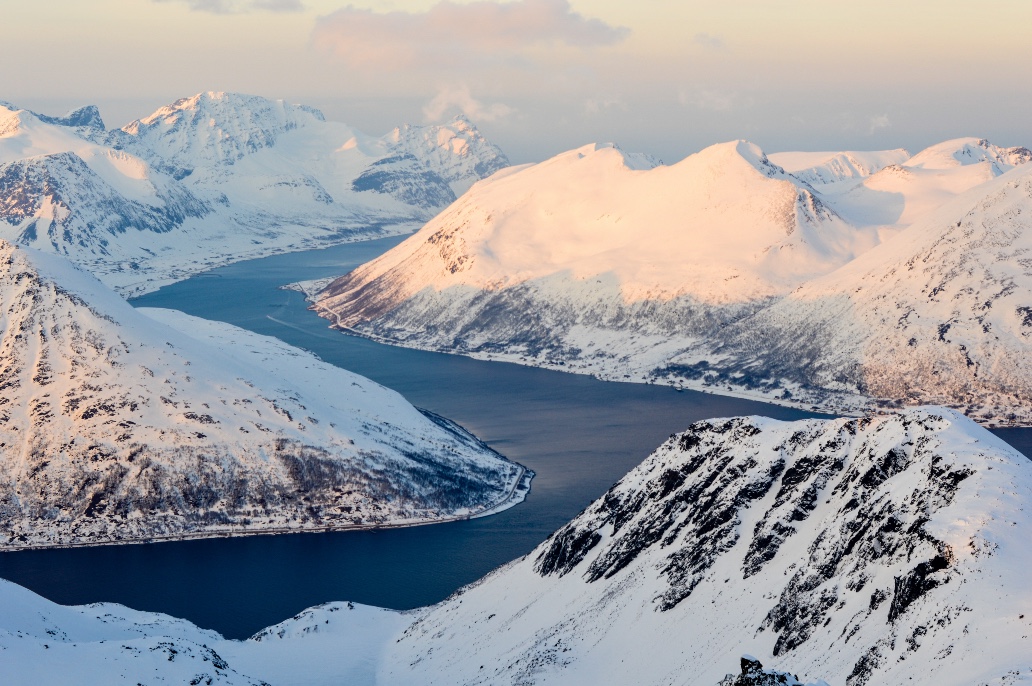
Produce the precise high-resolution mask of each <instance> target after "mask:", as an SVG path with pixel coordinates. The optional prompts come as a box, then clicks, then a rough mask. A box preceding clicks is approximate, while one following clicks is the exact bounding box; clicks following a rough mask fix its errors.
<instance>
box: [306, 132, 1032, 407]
mask: <svg viewBox="0 0 1032 686" xmlns="http://www.w3.org/2000/svg"><path fill="white" fill-rule="evenodd" d="M1029 161H1032V152H1030V151H1029V150H1027V149H1025V148H1001V147H999V146H996V145H994V144H992V143H990V142H988V141H985V140H981V139H973V138H972V139H957V140H951V141H946V142H944V143H941V144H938V145H935V146H932V147H930V148H928V149H926V150H923V151H921V152H919V153H917V154H916V155H913V156H911V155H910V154H909V153H907V151H904V150H891V151H880V152H845V153H779V154H776V155H771V156H767V155H766V154H764V153H763V151H762V150H760V149H759V148H758V147H757V146H755V145H754V144H751V143H748V142H745V141H737V142H731V143H725V144H720V145H715V146H712V147H710V148H707V149H705V150H703V151H701V152H699V153H696V154H694V155H691V156H689V157H687V158H686V159H684V160H682V161H681V162H679V163H677V164H674V165H670V166H663V165H658V164H656V163H655V161H654V160H649V159H646V158H643V157H642V156H638V155H631V154H628V153H624V152H623V151H621V150H619V149H618V148H616V147H614V146H611V145H591V146H586V147H583V148H579V149H577V150H572V151H569V152H567V153H563V154H561V155H558V156H556V157H554V158H552V159H550V160H547V161H545V162H542V163H540V164H535V165H525V166H522V167H513V168H509V169H506V170H503V171H501V172H498V173H496V174H495V175H494V176H492V177H490V178H489V179H487V180H485V181H481V182H479V183H477V184H476V185H474V186H473V187H472V188H471V189H470V191H468V192H467V193H466V194H465V195H464V196H462V197H461V198H459V199H458V200H457V201H456V202H455V203H454V204H453V205H451V206H450V207H449V208H448V209H446V210H445V211H443V212H442V213H441V214H440V215H438V216H437V217H435V218H434V219H433V220H431V221H430V222H429V223H427V225H426V226H424V227H423V229H421V230H420V231H419V232H418V233H417V234H415V235H414V236H412V237H410V238H409V239H407V240H406V241H405V242H403V243H402V244H400V245H399V246H397V247H396V248H394V249H393V250H391V251H389V252H387V253H386V254H384V255H382V256H381V257H379V258H377V259H375V260H373V261H371V262H369V263H367V264H365V265H362V266H360V267H359V268H357V269H355V270H354V271H352V272H351V273H350V274H347V275H345V276H343V277H341V278H339V279H337V280H335V281H333V282H331V283H329V284H328V285H325V284H320V286H325V287H324V288H323V290H321V292H318V293H315V294H314V300H315V303H314V307H315V308H316V309H317V311H319V312H320V313H321V314H323V315H324V316H325V317H327V318H328V319H330V321H331V322H332V323H333V325H334V326H336V327H338V328H341V329H345V330H347V331H350V332H354V333H358V334H361V335H366V336H369V337H372V338H374V339H377V340H381V341H386V342H390V343H395V344H400V345H405V346H411V347H417V348H425V349H432V350H442V351H448V352H458V353H463V354H467V355H472V356H475V357H481V358H486V359H502V360H507V361H512V362H520V363H524V364H532V365H538V366H543V367H548V368H553V369H562V370H566V371H573V372H579V373H586V374H592V375H595V376H597V377H600V378H603V379H611V380H624V381H638V382H649V383H665V384H671V385H674V386H678V387H688V388H696V389H701V390H711V391H714V392H720V393H730V394H735V395H742V396H747V397H754V398H758V399H762V400H766V401H771V402H779V403H785V404H792V405H797V406H802V407H806V408H816V409H821V410H825V411H829V412H848V413H858V412H863V411H864V410H865V409H868V408H871V407H884V408H893V407H900V406H904V405H910V404H922V403H934V404H941V405H947V406H951V407H956V408H959V409H962V410H963V411H965V412H966V413H967V414H969V415H970V416H972V417H974V418H976V419H977V420H979V421H981V422H984V423H987V424H1000V425H1021V424H1028V423H1030V422H1032V370H1030V368H1029V366H1028V365H1027V364H1025V357H1026V354H1025V351H1026V350H1027V346H1028V342H1029V340H1030V337H1032V316H1030V315H1029V312H1032V266H1030V263H1029V262H1028V258H1027V257H1026V255H1027V254H1028V252H1029V251H1030V250H1032V230H1029V222H1030V221H1032V220H1030V217H1032V165H1029V164H1028V162H1029ZM782 165H784V166H782Z"/></svg>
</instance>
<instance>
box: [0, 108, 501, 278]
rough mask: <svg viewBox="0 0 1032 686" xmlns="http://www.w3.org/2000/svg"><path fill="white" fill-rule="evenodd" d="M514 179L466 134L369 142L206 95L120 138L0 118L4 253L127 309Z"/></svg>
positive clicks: (61, 122)
mask: <svg viewBox="0 0 1032 686" xmlns="http://www.w3.org/2000/svg"><path fill="white" fill-rule="evenodd" d="M507 165H508V160H507V159H506V158H505V155H504V154H503V153H502V152H501V150H499V149H498V148H497V147H496V146H494V145H493V144H491V143H490V142H488V141H487V140H486V139H485V138H484V137H483V135H481V134H480V132H479V131H477V129H476V127H475V126H474V125H473V124H472V123H471V122H469V121H468V120H466V119H462V118H459V119H456V120H454V121H452V122H449V123H447V124H443V125H436V126H406V127H402V128H399V129H396V130H395V131H394V132H392V133H391V134H388V135H387V136H384V137H381V138H373V137H369V136H366V135H364V134H362V133H361V132H358V131H355V130H353V129H351V128H350V127H348V126H346V125H344V124H341V123H336V122H327V121H326V120H325V118H324V117H323V115H322V113H321V112H319V111H318V110H316V109H314V108H311V107H306V106H303V105H292V104H289V103H286V102H284V101H282V100H269V99H266V98H261V97H256V96H248V95H239V94H233V93H214V92H209V93H200V94H198V95H195V96H194V97H191V98H183V99H181V100H178V101H176V102H174V103H172V104H170V105H167V106H165V107H162V108H160V109H159V110H157V111H156V112H154V113H153V114H151V115H150V116H148V117H145V118H143V119H139V120H137V121H134V122H132V123H130V124H128V125H127V126H125V127H123V128H122V129H113V130H107V129H105V128H104V123H103V121H101V119H100V114H99V112H98V111H97V109H96V108H95V107H85V108H81V109H79V110H76V111H75V112H72V113H70V114H69V115H67V116H65V117H48V116H46V115H41V114H37V113H34V112H29V111H27V110H23V109H18V108H17V107H15V106H14V105H7V104H4V103H0V238H5V239H7V240H11V241H14V242H18V243H21V244H24V245H29V246H32V247H35V248H37V249H40V250H44V251H48V252H55V253H57V254H61V255H65V256H67V257H68V258H69V259H72V260H74V261H76V262H77V263H79V264H80V265H83V266H86V267H88V268H89V269H90V270H91V271H93V272H94V273H95V274H97V275H98V276H99V277H100V278H102V279H103V280H104V281H105V282H106V283H108V284H109V285H111V286H113V287H116V288H118V289H119V290H121V291H122V292H124V293H139V292H142V291H146V290H150V289H153V288H156V287H158V286H160V285H161V284H162V283H167V282H169V281H172V280H175V279H177V278H182V277H183V276H184V275H186V274H189V273H191V272H196V271H201V270H203V269H205V268H209V267H211V266H213V265H216V264H220V263H225V262H228V261H232V260H234V259H243V258H245V257H256V256H260V255H263V254H268V253H270V252H276V251H282V250H287V249H300V248H304V247H320V246H324V245H327V244H330V243H333V242H342V241H347V240H358V239H362V238H374V237H377V236H382V235H387V234H390V233H398V232H401V231H405V230H407V229H409V228H413V227H414V226H415V225H418V224H419V223H422V222H424V221H426V220H427V219H429V218H430V217H431V216H433V214H435V213H436V212H438V211H439V210H440V209H442V208H444V207H445V206H447V205H448V204H449V203H451V202H452V201H453V200H455V194H456V193H457V192H458V193H462V192H464V191H465V190H466V189H467V188H468V187H469V186H470V185H471V184H472V183H473V182H474V181H476V180H479V179H480V178H483V177H485V176H487V175H489V174H491V173H493V172H495V171H497V170H498V169H501V168H502V167H505V166H507Z"/></svg>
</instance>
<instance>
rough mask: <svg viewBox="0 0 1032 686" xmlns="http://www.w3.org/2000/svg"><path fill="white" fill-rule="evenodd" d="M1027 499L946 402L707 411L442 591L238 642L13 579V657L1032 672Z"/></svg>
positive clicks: (338, 606) (690, 681)
mask: <svg viewBox="0 0 1032 686" xmlns="http://www.w3.org/2000/svg"><path fill="white" fill-rule="evenodd" d="M1029 502H1032V462H1030V461H1029V460H1028V459H1026V458H1025V457H1024V456H1022V455H1020V454H1018V453H1016V452H1015V451H1014V450H1013V449H1011V448H1010V447H1009V446H1007V445H1006V444H1004V443H1003V442H1002V441H1000V440H999V439H997V438H996V437H995V436H993V435H992V434H990V433H989V432H987V431H985V430H984V429H982V428H980V427H979V426H977V425H976V424H974V423H973V422H971V421H970V420H968V419H966V418H965V417H963V416H962V415H960V414H959V413H956V412H953V411H950V410H942V409H938V408H921V409H915V410H908V411H905V412H901V413H898V414H894V415H885V416H871V417H867V418H864V419H836V420H806V421H799V422H778V421H775V420H770V419H763V418H759V417H740V418H734V419H714V420H707V421H704V422H699V423H696V424H694V425H693V426H691V427H690V428H689V429H688V430H687V431H685V432H683V433H680V434H675V435H673V436H671V437H670V440H668V441H667V442H666V443H664V444H663V445H662V446H660V448H659V449H657V450H656V451H655V452H654V453H653V454H652V455H651V456H650V457H649V458H647V459H646V460H645V462H643V463H642V464H641V465H640V466H639V467H637V468H636V469H634V470H633V471H632V472H631V473H629V474H628V475H627V476H626V477H624V478H623V479H622V480H621V481H620V482H619V483H617V484H616V485H615V486H614V487H613V488H612V489H610V491H609V492H608V493H606V494H605V495H604V496H603V497H601V498H599V499H598V500H596V501H595V502H594V503H592V504H591V505H589V506H588V508H586V509H585V510H584V512H582V513H581V514H580V515H578V516H577V517H576V518H575V519H574V520H573V521H571V522H570V523H569V524H567V525H566V526H564V527H563V528H561V529H560V530H559V531H557V532H556V533H555V534H553V535H552V536H551V537H550V538H549V539H548V540H546V541H545V542H544V543H542V544H541V545H540V546H539V547H538V548H537V549H536V550H534V551H533V552H531V553H530V554H529V555H528V556H526V557H524V558H522V559H520V560H516V561H515V562H513V563H510V564H509V565H506V566H504V567H502V568H501V569H499V570H497V571H495V572H493V573H492V574H490V575H488V576H487V577H485V578H484V579H481V580H480V581H478V582H476V583H474V584H472V585H471V586H468V587H466V588H465V589H463V590H461V591H460V592H458V593H457V594H455V595H454V596H452V597H451V598H449V599H447V600H445V601H444V602H442V603H440V604H438V605H436V606H433V607H429V608H423V609H419V610H414V611H411V612H407V613H397V612H389V611H384V610H376V609H374V608H368V607H362V606H357V605H353V604H350V603H343V602H337V603H329V604H326V605H322V606H319V607H315V608H311V609H309V610H306V611H305V612H302V613H300V614H299V615H297V616H296V617H294V618H292V619H290V620H287V621H285V622H282V623H281V624H278V625H276V626H273V627H270V628H268V629H265V630H264V631H261V632H259V633H258V634H256V635H255V636H253V637H252V638H250V639H248V640H247V641H227V640H224V639H222V637H221V636H219V635H217V634H215V633H214V632H210V631H203V630H200V629H197V628H196V627H193V626H192V625H190V624H188V623H186V622H182V621H180V620H174V619H172V618H169V617H165V616H162V615H154V614H148V613H140V612H134V611H132V610H127V609H126V608H123V607H119V606H115V605H92V606H87V607H77V608H67V607H61V606H56V605H54V604H53V603H49V602H48V601H45V600H43V599H42V598H39V597H38V596H34V595H33V594H31V593H29V592H27V591H25V590H24V589H21V588H19V587H17V586H14V585H12V584H8V583H5V582H0V606H2V607H4V612H3V613H0V673H3V674H5V675H16V676H17V677H18V678H19V679H20V680H22V681H25V682H31V683H37V684H41V685H42V684H64V683H67V681H62V677H64V679H67V675H68V671H67V670H68V665H69V664H71V663H72V661H73V660H74V663H75V665H76V669H77V670H78V671H77V672H76V673H77V674H81V675H83V679H82V682H83V683H86V684H94V683H95V684H107V683H113V682H115V681H117V680H120V679H122V678H125V679H129V680H132V679H134V678H139V676H141V675H146V676H148V677H149V678H155V677H156V678H166V679H169V680H172V679H175V680H178V681H182V680H183V679H184V677H186V678H190V677H194V676H195V675H197V676H201V675H203V676H201V682H204V680H205V679H208V678H210V679H211V680H212V681H211V682H212V683H233V684H236V683H247V684H250V683H256V682H259V680H261V681H267V682H269V683H307V684H339V683H348V684H374V683H381V684H410V685H412V686H418V685H420V684H442V685H443V684H447V685H448V686H457V685H473V684H485V685H486V684H491V685H496V684H521V685H523V686H531V685H545V684H563V685H564V686H566V685H570V686H578V685H580V684H592V685H594V684H643V685H645V684H648V685H653V684H655V685H659V684H670V685H685V686H689V685H690V686H697V685H703V686H706V685H709V686H717V685H718V684H720V686H776V685H779V684H780V685H785V686H801V685H802V684H803V683H804V682H811V683H816V684H819V685H824V684H836V685H840V686H864V685H868V684H869V685H872V686H873V685H874V684H913V685H914V686H967V685H969V684H987V685H991V686H1015V685H1017V684H1028V683H1032V596H1030V594H1029V593H1028V592H1027V582H1026V576H1027V570H1028V568H1029V565H1030V564H1032V553H1030V551H1029V547H1028V545H1027V544H1026V540H1025V539H1026V535H1025V532H1026V531H1027V529H1028V527H1029V526H1030V525H1032V516H1030V514H1029V513H1030V510H1029V508H1028V504H1029ZM754 656H755V657H754ZM764 665H765V666H767V667H768V669H764V668H763V666H764ZM205 683H206V682H205Z"/></svg>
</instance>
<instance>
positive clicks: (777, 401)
mask: <svg viewBox="0 0 1032 686" xmlns="http://www.w3.org/2000/svg"><path fill="white" fill-rule="evenodd" d="M281 288H284V289H288V290H295V291H299V292H301V293H303V294H304V295H305V298H306V300H307V301H308V302H309V304H310V305H309V309H310V310H311V311H313V312H315V313H316V315H318V316H319V317H322V318H323V319H326V320H329V321H330V325H329V327H328V328H330V329H333V330H336V331H339V332H341V333H342V334H344V335H346V336H356V337H358V338H365V339H366V340H370V341H373V342H374V343H380V344H382V345H391V346H395V347H398V348H408V349H409V350H422V351H425V352H434V353H442V354H444V355H458V356H461V357H468V358H470V359H473V360H480V361H483V362H508V363H510V364H518V365H520V366H522V367H534V368H537V369H547V370H549V371H554V372H564V373H566V374H577V375H579V376H589V377H591V378H593V379H598V380H599V381H605V382H607V383H630V384H639V385H646V386H665V387H667V388H672V389H674V390H675V391H678V392H681V391H695V392H697V393H706V394H708V395H716V396H724V397H728V398H737V399H740V400H751V401H753V402H759V403H765V404H768V405H777V406H779V407H787V408H791V409H793V410H801V411H803V412H813V413H816V414H824V415H829V416H840V417H860V416H863V415H865V414H870V413H891V412H897V411H900V410H905V409H907V408H912V407H921V406H922V405H927V404H928V403H923V404H921V405H904V404H898V405H895V406H893V405H889V404H887V403H890V402H892V401H888V400H878V399H875V398H866V397H864V396H852V395H846V394H837V395H839V396H840V397H842V398H843V402H842V404H841V405H835V404H831V403H828V404H818V403H814V402H806V401H793V400H786V399H784V398H776V397H772V396H767V395H764V394H762V393H756V392H753V391H748V390H744V389H737V388H734V387H733V386H724V387H719V388H718V387H716V386H713V385H706V384H701V383H693V382H691V381H690V380H686V379H680V380H678V381H679V383H669V382H667V381H665V380H663V379H649V378H647V377H640V378H638V379H634V378H631V377H630V376H625V378H616V376H615V375H614V376H606V375H601V374H598V373H596V372H588V371H582V370H581V369H580V368H577V367H571V366H566V365H558V364H548V363H538V362H536V361H530V360H525V359H520V358H519V356H518V355H517V354H516V353H505V352H498V353H467V352H461V351H458V350H449V349H444V348H433V347H424V346H420V345H411V344H408V343H404V342H400V341H396V340H393V339H390V338H386V337H383V336H376V335H375V334H369V333H365V332H364V331H360V330H358V329H354V328H351V327H349V326H344V325H343V324H341V323H340V315H338V314H337V313H336V312H334V311H333V310H330V309H327V308H325V307H320V306H319V305H318V303H317V302H316V301H314V300H312V298H311V297H310V296H309V294H308V293H307V292H306V291H305V290H304V289H303V288H302V287H300V283H299V282H298V283H293V284H288V285H287V286H281ZM331 315H332V317H333V319H331V317H330V316H331ZM828 393H829V394H831V395H836V392H835V391H828ZM849 400H852V401H853V402H849ZM883 403H885V404H883ZM938 407H946V408H948V409H951V410H957V411H958V412H961V413H963V414H964V415H965V416H968V415H967V413H966V412H964V410H965V408H966V406H952V405H938ZM968 418H969V419H971V421H973V422H975V423H976V424H978V425H979V426H981V427H983V428H985V429H1028V428H1032V420H1030V421H1028V422H1025V423H1022V422H1021V421H1015V422H1008V421H1006V420H1001V419H998V418H997V419H994V420H992V421H991V422H983V421H980V420H979V419H978V418H977V417H970V416H969V417H968Z"/></svg>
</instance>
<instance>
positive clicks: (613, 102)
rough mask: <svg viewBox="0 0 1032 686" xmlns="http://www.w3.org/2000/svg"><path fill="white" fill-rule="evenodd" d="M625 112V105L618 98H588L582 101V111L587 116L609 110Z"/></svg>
mask: <svg viewBox="0 0 1032 686" xmlns="http://www.w3.org/2000/svg"><path fill="white" fill-rule="evenodd" d="M614 108H616V109H620V110H623V111H626V110H627V103H626V102H624V101H623V100H621V99H620V98H612V97H610V98H588V99H587V100H585V101H584V111H585V112H586V113H587V114H600V113H602V112H605V111H607V110H611V109H614Z"/></svg>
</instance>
